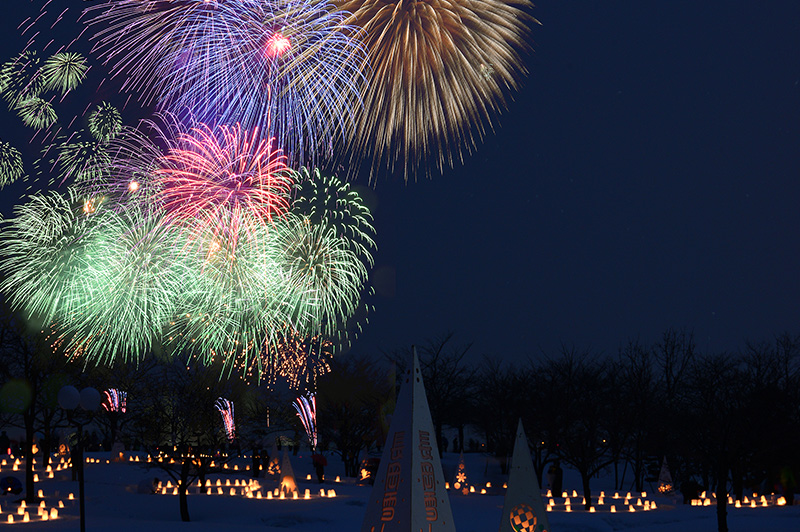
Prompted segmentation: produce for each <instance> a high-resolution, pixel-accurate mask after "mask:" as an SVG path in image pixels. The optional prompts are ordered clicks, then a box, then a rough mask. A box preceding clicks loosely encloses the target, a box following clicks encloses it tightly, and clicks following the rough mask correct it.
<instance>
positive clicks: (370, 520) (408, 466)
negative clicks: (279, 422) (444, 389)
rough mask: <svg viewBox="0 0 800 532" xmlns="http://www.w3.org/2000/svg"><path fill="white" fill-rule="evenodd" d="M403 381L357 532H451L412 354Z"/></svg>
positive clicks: (433, 440) (441, 476)
mask: <svg viewBox="0 0 800 532" xmlns="http://www.w3.org/2000/svg"><path fill="white" fill-rule="evenodd" d="M412 352H413V361H412V364H411V367H410V369H409V371H408V372H406V375H405V376H404V378H403V382H402V384H401V387H400V395H399V396H398V398H397V406H396V407H395V411H394V415H393V416H392V424H391V426H390V427H389V435H388V436H387V438H386V444H385V445H384V448H383V456H381V463H380V466H378V473H377V475H376V476H375V484H374V485H373V487H372V494H371V495H370V498H369V503H368V504H367V511H366V514H365V515H364V523H363V524H362V525H361V532H455V529H456V528H455V524H454V523H453V512H452V510H451V509H450V499H449V497H448V495H447V491H446V490H445V488H444V484H445V483H444V473H443V472H442V462H441V460H440V458H439V448H438V446H437V445H436V436H435V433H434V430H433V422H432V421H431V412H430V410H429V409H428V399H427V397H426V396H425V386H424V385H423V383H422V372H421V371H420V367H419V359H418V358H417V350H416V348H412Z"/></svg>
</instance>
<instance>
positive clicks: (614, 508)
mask: <svg viewBox="0 0 800 532" xmlns="http://www.w3.org/2000/svg"><path fill="white" fill-rule="evenodd" d="M611 513H612V514H613V513H617V507H616V506H612V507H611Z"/></svg>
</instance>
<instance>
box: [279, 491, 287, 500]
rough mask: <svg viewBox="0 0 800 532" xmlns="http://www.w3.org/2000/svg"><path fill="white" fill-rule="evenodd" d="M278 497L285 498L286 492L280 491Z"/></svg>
mask: <svg viewBox="0 0 800 532" xmlns="http://www.w3.org/2000/svg"><path fill="white" fill-rule="evenodd" d="M278 498H279V499H281V500H283V499H285V498H286V494H285V493H284V492H281V494H280V496H279V497H278Z"/></svg>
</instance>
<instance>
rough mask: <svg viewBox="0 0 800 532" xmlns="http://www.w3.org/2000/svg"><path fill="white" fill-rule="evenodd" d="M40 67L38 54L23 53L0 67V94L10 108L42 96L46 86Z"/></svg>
mask: <svg viewBox="0 0 800 532" xmlns="http://www.w3.org/2000/svg"><path fill="white" fill-rule="evenodd" d="M40 65H41V61H40V59H39V57H38V56H37V55H36V52H23V53H21V54H19V55H18V56H17V57H15V58H14V59H12V60H10V61H6V62H5V63H3V66H2V67H0V94H2V96H3V98H4V99H5V100H6V102H7V103H8V106H9V108H11V109H13V108H15V107H17V105H18V104H19V103H20V102H21V101H23V100H27V99H29V98H34V97H36V96H39V94H41V92H42V90H43V85H44V84H43V79H42V75H41V71H40V69H39V67H40Z"/></svg>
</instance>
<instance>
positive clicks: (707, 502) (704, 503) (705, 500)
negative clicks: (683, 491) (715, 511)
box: [703, 499, 711, 506]
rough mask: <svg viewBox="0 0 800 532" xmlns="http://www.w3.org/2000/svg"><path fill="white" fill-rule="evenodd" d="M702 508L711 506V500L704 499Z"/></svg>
mask: <svg viewBox="0 0 800 532" xmlns="http://www.w3.org/2000/svg"><path fill="white" fill-rule="evenodd" d="M703 506H711V499H704V500H703Z"/></svg>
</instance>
